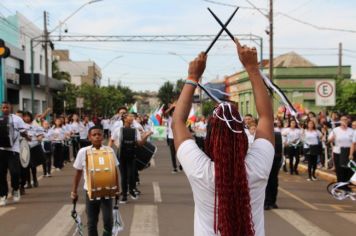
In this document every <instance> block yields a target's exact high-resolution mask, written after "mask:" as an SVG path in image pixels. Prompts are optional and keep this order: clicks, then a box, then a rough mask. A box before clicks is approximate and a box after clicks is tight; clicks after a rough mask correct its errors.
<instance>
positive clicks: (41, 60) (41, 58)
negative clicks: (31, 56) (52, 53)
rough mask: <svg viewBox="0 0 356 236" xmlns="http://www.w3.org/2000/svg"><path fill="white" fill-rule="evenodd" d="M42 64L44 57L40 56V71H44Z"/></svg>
mask: <svg viewBox="0 0 356 236" xmlns="http://www.w3.org/2000/svg"><path fill="white" fill-rule="evenodd" d="M42 64H43V56H42V55H40V70H42V68H43V66H42Z"/></svg>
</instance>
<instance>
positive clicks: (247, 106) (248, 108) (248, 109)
mask: <svg viewBox="0 0 356 236" xmlns="http://www.w3.org/2000/svg"><path fill="white" fill-rule="evenodd" d="M249 113H250V101H246V114H249Z"/></svg>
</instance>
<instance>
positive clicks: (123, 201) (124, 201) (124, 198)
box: [119, 196, 127, 204]
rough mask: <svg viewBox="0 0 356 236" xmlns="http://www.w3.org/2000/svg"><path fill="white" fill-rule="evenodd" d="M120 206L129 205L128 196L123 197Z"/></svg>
mask: <svg viewBox="0 0 356 236" xmlns="http://www.w3.org/2000/svg"><path fill="white" fill-rule="evenodd" d="M119 203H120V204H126V203H127V196H122V198H121V200H120V202H119Z"/></svg>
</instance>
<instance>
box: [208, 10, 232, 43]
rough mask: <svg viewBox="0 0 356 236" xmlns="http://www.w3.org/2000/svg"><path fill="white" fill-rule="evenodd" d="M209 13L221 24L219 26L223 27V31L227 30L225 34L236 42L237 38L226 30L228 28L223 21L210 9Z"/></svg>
mask: <svg viewBox="0 0 356 236" xmlns="http://www.w3.org/2000/svg"><path fill="white" fill-rule="evenodd" d="M208 11H209V12H210V13H211V14H212V15H213V17H214V18H215V20H216V21H217V22H218V23H219V25H220V26H221V28H222V30H225V32H226V33H227V34H228V35H229V36H230V38H231V39H232V41H234V42H235V37H234V35H233V34H232V33H231V32H230V31H229V30H228V29H227V28H226V26H225V25H224V24H223V23H222V22H221V20H220V19H219V18H218V17H217V16H216V15H215V13H214V12H213V11H212V10H210V8H209V7H208Z"/></svg>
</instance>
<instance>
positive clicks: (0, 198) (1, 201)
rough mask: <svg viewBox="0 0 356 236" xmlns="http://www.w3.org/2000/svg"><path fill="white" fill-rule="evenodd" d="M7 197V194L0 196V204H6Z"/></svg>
mask: <svg viewBox="0 0 356 236" xmlns="http://www.w3.org/2000/svg"><path fill="white" fill-rule="evenodd" d="M6 202H7V199H6V197H5V196H3V197H0V206H6Z"/></svg>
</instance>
